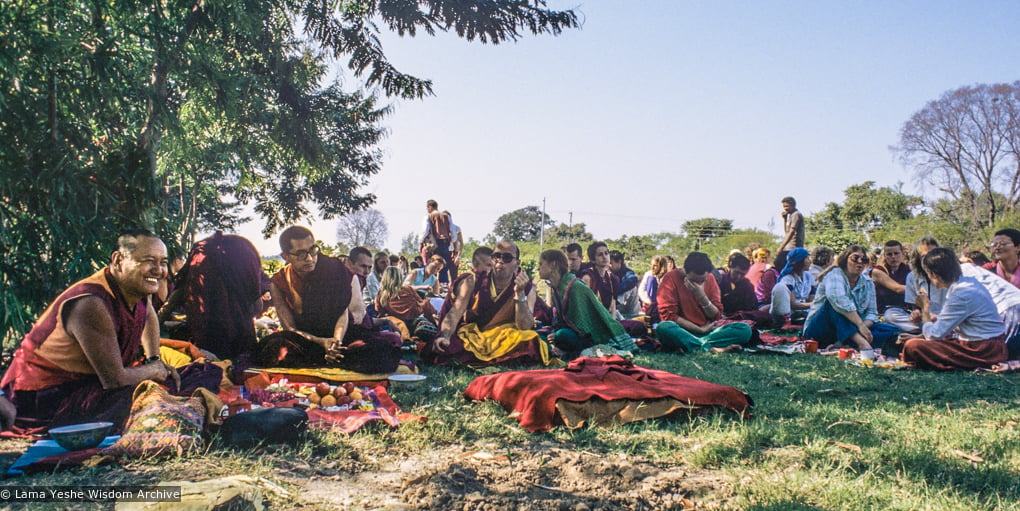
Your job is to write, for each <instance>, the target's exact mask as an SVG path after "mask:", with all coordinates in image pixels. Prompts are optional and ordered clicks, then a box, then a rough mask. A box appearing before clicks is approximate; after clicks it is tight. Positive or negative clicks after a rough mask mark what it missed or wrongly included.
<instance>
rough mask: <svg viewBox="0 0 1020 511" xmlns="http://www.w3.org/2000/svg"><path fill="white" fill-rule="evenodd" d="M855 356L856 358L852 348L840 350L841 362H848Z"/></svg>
mask: <svg viewBox="0 0 1020 511" xmlns="http://www.w3.org/2000/svg"><path fill="white" fill-rule="evenodd" d="M853 356H854V350H852V349H850V348H840V349H839V359H840V360H846V359H848V358H853Z"/></svg>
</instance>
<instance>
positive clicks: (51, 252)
mask: <svg viewBox="0 0 1020 511" xmlns="http://www.w3.org/2000/svg"><path fill="white" fill-rule="evenodd" d="M0 26H3V27H4V31H3V33H0V137H2V139H3V140H4V144H0V167H2V168H3V169H4V171H3V172H2V173H0V197H2V199H3V200H0V248H2V249H3V251H4V253H5V254H9V257H8V258H7V260H5V261H3V262H2V263H0V279H2V281H0V282H2V285H3V288H4V291H3V293H2V294H0V301H2V302H3V303H2V307H0V309H2V310H3V311H4V312H3V314H4V317H2V318H0V320H2V321H3V323H2V325H0V330H2V331H3V332H8V333H11V332H13V333H14V334H19V333H21V332H23V331H24V330H25V329H26V328H27V327H28V326H29V325H30V322H31V320H32V318H33V317H34V315H35V312H36V311H37V310H39V309H40V308H41V306H42V304H44V303H45V302H46V301H48V300H51V299H52V298H53V297H54V296H55V294H56V292H57V291H59V290H60V289H61V288H63V287H64V286H66V285H67V284H68V283H69V282H71V281H73V280H74V279H77V278H80V277H82V276H84V275H85V274H87V273H88V272H90V271H92V269H93V268H94V267H95V266H97V265H99V264H102V263H104V262H105V261H106V259H107V258H108V256H109V252H110V250H111V249H112V247H111V246H112V243H113V240H115V238H116V236H117V234H118V233H119V232H120V231H121V230H122V229H124V228H126V227H130V226H139V225H142V226H147V227H151V228H153V229H155V230H156V231H157V233H158V234H160V235H161V236H163V237H164V239H165V240H166V241H168V243H169V244H170V245H171V246H175V245H184V244H187V243H188V242H190V241H191V238H192V237H193V236H194V233H195V232H197V231H198V230H200V229H213V228H224V227H225V228H229V227H231V226H232V225H234V224H235V223H237V222H240V221H241V220H243V219H242V218H240V216H239V211H240V210H239V206H241V205H251V206H253V207H254V210H255V211H256V213H257V214H258V215H259V216H260V217H261V218H262V219H263V220H264V221H265V227H264V233H265V234H267V235H270V234H272V233H274V232H276V231H277V230H279V229H280V228H281V227H283V226H285V225H287V224H290V223H294V222H296V221H298V220H300V219H302V218H305V217H307V216H309V215H310V214H311V213H312V208H315V209H316V210H317V213H318V215H319V216H321V217H323V218H334V217H338V216H343V215H346V214H349V213H352V212H354V211H357V210H360V209H364V208H366V207H368V206H370V205H371V204H372V203H373V201H374V199H375V197H374V196H373V195H372V194H370V193H364V192H361V191H360V189H361V187H362V186H363V185H364V184H366V183H367V180H368V178H369V177H371V176H372V175H373V174H375V173H377V172H379V169H380V164H381V154H380V152H379V150H378V148H377V144H378V142H379V141H380V140H381V139H382V137H383V136H384V135H385V130H384V129H383V127H382V126H381V122H382V120H383V119H384V118H385V116H386V115H388V114H389V110H388V108H386V107H381V106H379V104H378V100H377V98H376V92H375V91H379V92H380V93H382V94H385V95H389V96H399V97H402V98H421V97H424V96H428V95H430V94H431V93H432V84H431V82H430V81H429V80H427V79H423V78H418V77H414V76H411V75H407V74H405V73H402V72H401V71H400V70H398V69H396V67H395V66H393V65H392V64H391V63H390V62H389V60H388V59H387V58H386V54H385V52H384V51H383V48H382V45H381V43H380V41H379V38H378V35H379V33H380V30H381V29H383V30H390V31H393V32H396V33H398V34H400V35H401V36H414V35H417V34H419V33H425V34H428V35H432V34H435V33H437V32H440V31H450V32H454V33H456V34H457V35H458V36H460V37H463V38H465V39H467V40H469V41H470V40H478V41H480V42H483V43H493V44H497V43H500V42H504V41H514V40H517V39H518V38H520V37H522V36H523V35H524V34H528V33H531V34H558V33H560V32H561V31H562V30H564V29H569V28H575V27H577V26H578V19H577V16H576V14H575V13H574V12H572V11H555V10H550V9H547V8H546V7H545V3H544V2H542V1H518V0H487V1H484V2H482V1H479V2H463V1H459V0H406V1H398V2H393V1H382V2H381V1H376V0H368V1H365V0H339V1H336V2H321V1H313V0H264V1H246V2H226V1H222V0H164V1H160V2H123V1H112V2H80V1H74V0H49V1H47V2H38V1H35V0H6V1H5V2H3V3H0ZM380 27H381V28H380ZM334 61H340V62H343V63H344V65H345V66H346V68H347V69H348V73H347V74H345V75H342V76H341V78H338V79H337V80H335V81H333V82H332V83H323V80H324V79H325V78H326V76H327V71H328V66H329V64H330V63H331V62H334ZM341 79H346V80H348V82H347V83H344V82H343V81H341Z"/></svg>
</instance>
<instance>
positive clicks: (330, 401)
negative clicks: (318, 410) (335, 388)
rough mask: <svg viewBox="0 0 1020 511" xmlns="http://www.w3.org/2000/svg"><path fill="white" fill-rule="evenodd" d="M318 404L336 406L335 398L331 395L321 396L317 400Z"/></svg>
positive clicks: (326, 406) (325, 406)
mask: <svg viewBox="0 0 1020 511" xmlns="http://www.w3.org/2000/svg"><path fill="white" fill-rule="evenodd" d="M319 406H321V407H323V408H329V407H331V406H336V398H335V397H333V396H332V395H326V396H322V399H320V400H319Z"/></svg>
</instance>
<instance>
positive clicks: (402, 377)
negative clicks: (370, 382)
mask: <svg viewBox="0 0 1020 511" xmlns="http://www.w3.org/2000/svg"><path fill="white" fill-rule="evenodd" d="M390 381H391V382H393V383H418V382H422V381H425V375H424V374H393V375H390Z"/></svg>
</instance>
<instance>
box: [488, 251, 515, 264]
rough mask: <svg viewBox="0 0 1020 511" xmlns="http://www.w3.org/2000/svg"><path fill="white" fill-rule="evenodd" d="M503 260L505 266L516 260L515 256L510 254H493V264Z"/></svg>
mask: <svg viewBox="0 0 1020 511" xmlns="http://www.w3.org/2000/svg"><path fill="white" fill-rule="evenodd" d="M501 259H502V260H503V264H509V263H510V262H511V261H513V260H514V259H516V258H515V257H514V255H513V254H511V253H509V252H494V253H493V254H492V262H493V263H495V262H496V261H499V260H501Z"/></svg>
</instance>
